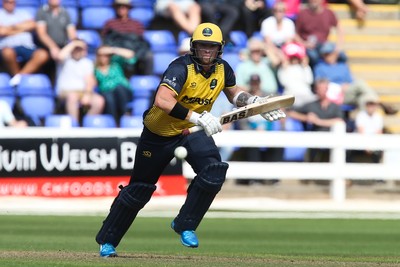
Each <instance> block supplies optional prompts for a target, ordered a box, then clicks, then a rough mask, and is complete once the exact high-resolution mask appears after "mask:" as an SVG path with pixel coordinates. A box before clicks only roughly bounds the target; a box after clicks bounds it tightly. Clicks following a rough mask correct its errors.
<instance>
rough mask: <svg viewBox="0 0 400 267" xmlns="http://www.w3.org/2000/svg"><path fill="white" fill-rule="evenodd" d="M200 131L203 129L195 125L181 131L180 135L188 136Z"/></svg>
mask: <svg viewBox="0 0 400 267" xmlns="http://www.w3.org/2000/svg"><path fill="white" fill-rule="evenodd" d="M200 130H203V127H201V126H198V125H196V126H193V127H190V128H187V129H184V130H182V135H189V134H191V133H195V132H198V131H200Z"/></svg>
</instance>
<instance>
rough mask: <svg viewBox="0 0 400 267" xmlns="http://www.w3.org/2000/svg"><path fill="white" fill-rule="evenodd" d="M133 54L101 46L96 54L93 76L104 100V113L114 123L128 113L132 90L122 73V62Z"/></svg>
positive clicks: (117, 48) (123, 49)
mask: <svg viewBox="0 0 400 267" xmlns="http://www.w3.org/2000/svg"><path fill="white" fill-rule="evenodd" d="M134 56H135V53H134V52H133V51H132V50H130V49H126V48H121V47H108V46H101V47H99V49H98V50H97V53H96V67H95V76H96V80H97V83H98V89H99V93H100V94H101V95H102V96H103V97H104V98H105V100H106V106H105V110H104V113H107V114H111V115H112V116H113V117H114V119H115V121H116V123H117V124H118V122H119V121H120V118H121V116H122V115H124V114H127V113H128V112H129V108H128V103H129V102H131V101H132V89H131V88H130V84H129V81H128V79H127V78H126V76H125V74H124V71H123V68H122V66H123V60H129V59H131V58H133V57H134Z"/></svg>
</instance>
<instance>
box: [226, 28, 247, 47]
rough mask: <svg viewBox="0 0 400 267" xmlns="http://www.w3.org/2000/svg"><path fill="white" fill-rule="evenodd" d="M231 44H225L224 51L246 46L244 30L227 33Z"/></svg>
mask: <svg viewBox="0 0 400 267" xmlns="http://www.w3.org/2000/svg"><path fill="white" fill-rule="evenodd" d="M229 36H230V38H231V40H232V42H233V43H234V45H233V46H231V47H229V46H226V51H228V52H239V51H240V50H242V49H243V48H246V46H247V35H246V33H245V32H244V31H231V32H230V34H229Z"/></svg>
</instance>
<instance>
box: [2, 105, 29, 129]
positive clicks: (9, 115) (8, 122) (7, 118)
mask: <svg viewBox="0 0 400 267" xmlns="http://www.w3.org/2000/svg"><path fill="white" fill-rule="evenodd" d="M7 126H8V127H16V128H23V127H27V126H28V123H27V122H26V121H24V120H17V119H16V118H15V116H14V114H13V112H12V110H11V108H10V106H9V105H8V103H7V102H6V101H3V100H0V128H3V127H7Z"/></svg>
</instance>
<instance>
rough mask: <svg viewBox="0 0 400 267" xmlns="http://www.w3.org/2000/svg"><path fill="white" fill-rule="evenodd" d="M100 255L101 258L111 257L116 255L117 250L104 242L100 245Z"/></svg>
mask: <svg viewBox="0 0 400 267" xmlns="http://www.w3.org/2000/svg"><path fill="white" fill-rule="evenodd" d="M100 257H103V258H111V257H118V254H117V252H116V251H115V247H114V246H113V245H111V244H110V243H105V244H103V245H100Z"/></svg>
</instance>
